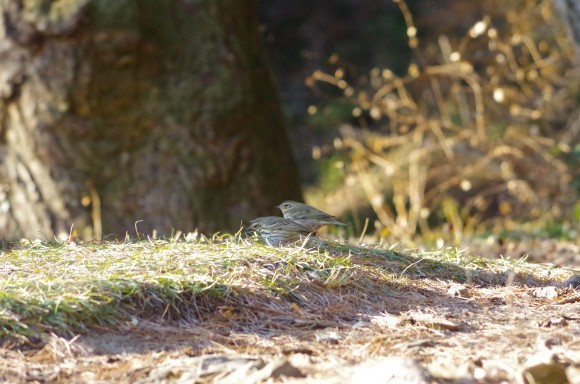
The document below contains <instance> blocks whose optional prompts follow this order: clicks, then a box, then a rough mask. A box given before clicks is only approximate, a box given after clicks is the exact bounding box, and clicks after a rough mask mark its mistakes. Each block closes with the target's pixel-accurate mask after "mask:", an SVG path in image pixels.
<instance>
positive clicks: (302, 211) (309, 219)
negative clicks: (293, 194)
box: [276, 200, 347, 232]
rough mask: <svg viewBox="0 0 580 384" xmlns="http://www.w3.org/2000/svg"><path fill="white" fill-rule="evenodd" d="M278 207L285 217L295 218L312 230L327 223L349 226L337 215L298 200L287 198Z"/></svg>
mask: <svg viewBox="0 0 580 384" xmlns="http://www.w3.org/2000/svg"><path fill="white" fill-rule="evenodd" d="M276 208H280V210H281V211H282V214H283V215H284V218H286V219H290V220H293V221H294V222H296V223H298V224H300V225H302V226H303V227H306V228H308V229H309V230H310V231H312V232H316V231H317V230H318V229H320V227H322V226H323V225H327V224H332V225H342V226H345V227H346V226H347V224H345V223H342V222H340V221H338V220H337V219H336V217H334V216H332V215H329V214H328V213H325V212H322V211H320V210H318V209H316V208H314V207H312V206H310V205H308V204H304V203H299V202H297V201H292V200H286V201H284V202H283V203H282V204H280V205H277V206H276Z"/></svg>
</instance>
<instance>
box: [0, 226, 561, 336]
mask: <svg viewBox="0 0 580 384" xmlns="http://www.w3.org/2000/svg"><path fill="white" fill-rule="evenodd" d="M314 243H315V244H314V245H312V244H308V245H305V246H302V247H299V246H289V247H281V248H273V247H269V246H266V245H261V244H255V243H252V242H251V241H250V240H248V239H240V238H238V237H232V236H224V237H222V238H215V239H213V240H212V239H205V238H201V239H198V240H196V241H193V242H188V241H170V240H151V241H139V242H133V243H104V244H98V245H97V244H88V245H80V246H79V245H71V244H68V245H66V244H65V245H54V244H52V245H49V244H31V245H28V246H23V247H21V248H19V249H13V250H9V251H4V252H3V253H2V254H1V256H0V265H1V269H0V336H1V337H2V338H4V339H11V340H13V339H20V340H22V341H30V340H34V339H35V338H38V337H41V336H42V335H43V334H46V333H47V332H54V333H58V334H66V335H72V334H74V333H76V332H83V331H85V330H87V329H88V328H90V327H123V326H130V325H131V324H132V322H134V321H135V320H137V321H139V320H140V319H147V320H149V321H154V322H164V321H177V320H178V321H188V322H197V321H202V320H204V319H208V318H211V316H215V313H216V311H217V310H218V309H219V308H220V306H223V305H236V304H241V305H242V304H243V303H245V302H247V300H249V298H252V300H253V304H252V305H254V306H258V307H259V306H260V305H263V306H265V307H268V308H271V307H272V306H274V305H278V306H281V307H284V306H286V307H284V308H286V309H288V305H291V304H290V303H295V304H296V303H298V304H299V305H301V306H303V307H304V308H310V309H314V310H316V309H317V308H324V306H325V305H326V304H325V303H327V302H329V301H332V300H333V295H345V294H352V295H353V296H357V295H359V296H360V297H362V296H364V297H371V298H372V297H374V296H377V295H379V294H386V295H391V296H393V295H396V292H397V291H401V290H402V291H404V290H413V289H418V288H417V287H420V285H421V284H420V282H419V283H416V281H417V280H419V281H420V280H421V279H424V278H432V279H440V280H447V281H453V282H461V283H473V284H479V285H501V284H503V283H505V279H506V277H505V273H506V271H511V272H512V273H513V274H516V275H518V276H520V277H521V280H523V279H524V278H528V277H532V278H534V279H536V281H538V284H541V281H542V279H544V280H549V279H550V278H551V277H553V276H554V275H553V273H552V274H550V273H551V272H550V271H551V270H552V269H551V268H550V267H546V266H540V265H533V264H528V263H526V262H525V261H524V260H508V259H499V260H489V259H482V258H479V257H475V256H470V255H467V254H465V253H464V252H461V251H458V250H456V249H452V248H449V249H444V250H437V251H433V252H419V251H406V252H401V251H395V250H389V249H379V248H372V247H363V246H353V245H348V244H341V243H331V242H324V241H321V240H316V241H315V242H314ZM562 271H563V272H561V273H563V274H566V273H567V272H566V271H564V270H562ZM276 298H286V299H288V301H287V302H284V301H280V300H279V301H275V299H276Z"/></svg>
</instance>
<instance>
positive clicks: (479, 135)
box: [262, 0, 580, 242]
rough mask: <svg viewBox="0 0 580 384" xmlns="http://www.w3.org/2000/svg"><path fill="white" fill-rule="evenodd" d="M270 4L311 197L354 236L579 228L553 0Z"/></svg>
mask: <svg viewBox="0 0 580 384" xmlns="http://www.w3.org/2000/svg"><path fill="white" fill-rule="evenodd" d="M262 8H263V10H262V19H263V33H264V37H265V40H266V42H267V43H268V45H269V50H270V54H271V58H272V61H273V64H274V67H275V71H276V74H277V78H278V83H279V86H280V88H281V92H282V98H283V100H284V103H285V106H286V110H287V115H288V117H289V121H290V126H291V136H292V138H293V141H294V148H295V155H296V157H297V160H298V162H299V165H300V170H301V173H302V177H303V182H304V183H305V185H306V192H305V196H306V200H307V202H310V203H312V204H315V205H317V206H319V207H321V208H322V209H325V210H327V211H330V212H332V213H334V214H337V215H340V216H341V217H343V218H345V219H346V218H349V217H350V218H351V219H352V222H353V223H354V226H353V227H352V233H351V235H359V234H360V233H361V232H363V231H364V232H365V233H366V234H367V235H372V236H374V237H377V238H379V239H380V238H388V239H395V240H397V241H402V242H406V241H410V240H412V239H413V238H414V237H415V236H416V235H417V234H419V235H421V236H422V237H423V238H424V239H425V238H426V239H428V238H435V237H436V238H440V237H441V236H444V237H446V238H447V239H451V240H454V241H456V242H460V241H461V239H462V238H463V237H464V236H466V235H473V234H478V233H485V231H489V230H491V231H505V230H508V231H509V230H511V229H514V228H518V229H520V230H521V229H524V230H527V231H531V232H536V233H542V234H544V235H549V236H555V237H563V238H575V237H576V236H577V234H578V230H579V224H578V223H579V222H580V204H579V203H578V194H579V191H580V175H579V172H578V169H579V168H580V167H579V166H580V144H579V139H580V132H579V129H578V124H571V123H570V122H571V121H573V119H571V116H574V115H578V114H580V108H579V106H580V103H579V101H580V97H579V96H580V93H579V90H580V87H579V86H580V76H579V73H578V68H577V67H575V65H574V63H573V47H572V46H571V45H570V42H569V41H568V39H567V36H566V34H565V32H564V30H563V27H562V25H561V23H560V20H559V17H558V14H556V13H555V11H554V9H553V7H552V2H551V1H535V0H534V1H532V0H516V1H510V2H505V1H501V0H473V1H460V0H444V1H442V0H415V1H408V2H404V1H396V2H395V1H383V0H381V1H378V0H377V1H363V0H336V1H332V2H328V1H306V0H298V1H293V2H286V1H283V0H265V1H264V2H263V5H262ZM366 218H370V220H368V221H366Z"/></svg>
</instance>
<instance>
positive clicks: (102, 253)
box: [0, 236, 580, 384]
mask: <svg viewBox="0 0 580 384" xmlns="http://www.w3.org/2000/svg"><path fill="white" fill-rule="evenodd" d="M510 244H513V245H510ZM510 247H511V248H510ZM508 251H509V252H512V253H506V252H508ZM474 252H477V253H474ZM522 254H527V255H529V256H527V259H528V260H533V261H537V262H536V263H530V262H528V261H527V260H526V257H521V255H522ZM483 256H485V257H483ZM498 256H503V257H498ZM510 256H511V257H510ZM554 263H558V265H559V266H556V265H555V264H554ZM579 268H580V249H579V247H578V245H577V244H574V243H570V242H565V241H555V240H532V241H527V242H526V241H518V242H514V243H507V244H506V243H502V244H501V245H500V244H495V243H485V242H482V243H478V244H476V243H474V246H473V250H469V249H468V250H458V249H455V248H441V249H437V250H432V251H427V250H404V249H395V248H393V249H384V248H378V247H367V246H362V245H361V246H354V245H346V244H340V243H335V242H320V241H317V242H315V245H314V246H313V245H312V243H309V244H303V245H302V246H288V247H280V248H272V247H267V246H264V245H260V244H254V243H252V241H250V240H244V239H240V238H238V237H229V236H224V237H222V238H214V239H205V238H203V237H197V238H196V237H195V236H193V237H192V236H190V237H188V238H187V240H183V239H176V240H171V241H167V240H143V241H137V242H132V243H109V244H86V245H74V244H41V243H36V244H22V246H21V247H19V248H18V249H12V250H9V251H4V252H3V253H2V255H1V256H0V326H1V328H0V331H1V332H2V333H1V335H2V339H1V342H2V344H1V345H0V357H1V358H0V382H10V383H19V382H39V383H52V382H63V383H64V382H66V383H109V382H115V383H159V382H165V383H193V382H198V383H209V382H214V383H232V384H234V383H266V382H267V383H277V382H281V383H336V384H338V383H364V384H373V383H387V382H388V383H431V382H435V383H503V382H508V383H512V382H514V383H515V382H518V383H519V382H528V383H534V382H535V383H560V382H565V381H566V380H568V381H569V382H571V383H580V289H574V288H571V287H566V284H565V282H566V281H567V280H568V279H569V278H570V277H571V276H573V275H574V274H578V273H580V272H579V271H578V269H579Z"/></svg>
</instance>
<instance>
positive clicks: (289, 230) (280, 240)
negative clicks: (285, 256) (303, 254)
mask: <svg viewBox="0 0 580 384" xmlns="http://www.w3.org/2000/svg"><path fill="white" fill-rule="evenodd" d="M248 229H250V230H252V231H255V232H258V234H259V235H260V236H261V237H262V238H263V239H264V240H265V241H266V243H268V245H271V246H273V247H278V246H280V245H286V244H289V243H294V242H296V241H299V240H303V239H305V238H307V237H308V236H309V235H310V234H311V233H312V232H313V231H311V230H310V229H309V228H308V227H305V226H303V225H300V224H299V223H296V222H295V221H293V220H289V219H285V218H283V217H278V216H265V217H258V218H256V219H254V220H252V221H250V226H249V227H248Z"/></svg>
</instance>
